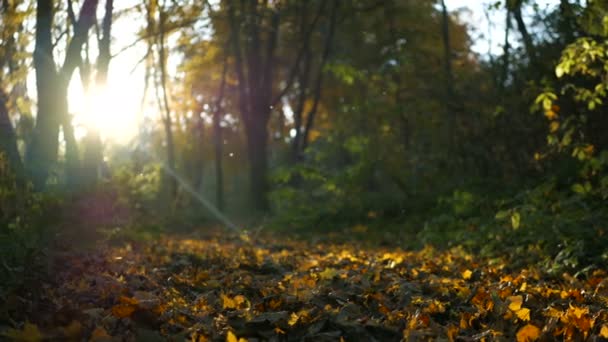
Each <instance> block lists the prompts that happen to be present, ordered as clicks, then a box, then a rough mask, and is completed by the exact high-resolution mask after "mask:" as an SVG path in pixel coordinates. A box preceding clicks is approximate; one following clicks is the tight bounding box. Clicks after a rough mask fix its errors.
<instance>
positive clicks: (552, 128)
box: [549, 121, 559, 133]
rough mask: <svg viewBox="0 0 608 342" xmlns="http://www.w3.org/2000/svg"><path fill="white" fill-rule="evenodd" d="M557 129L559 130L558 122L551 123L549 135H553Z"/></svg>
mask: <svg viewBox="0 0 608 342" xmlns="http://www.w3.org/2000/svg"><path fill="white" fill-rule="evenodd" d="M558 129H559V122H557V121H551V124H549V131H550V132H551V133H554V132H556V131H557V130H558Z"/></svg>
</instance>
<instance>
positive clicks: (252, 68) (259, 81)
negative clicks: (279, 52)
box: [228, 0, 279, 212]
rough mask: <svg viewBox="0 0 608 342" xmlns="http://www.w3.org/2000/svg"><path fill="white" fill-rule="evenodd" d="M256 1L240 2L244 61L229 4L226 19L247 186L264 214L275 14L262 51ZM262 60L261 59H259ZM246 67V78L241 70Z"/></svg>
mask: <svg viewBox="0 0 608 342" xmlns="http://www.w3.org/2000/svg"><path fill="white" fill-rule="evenodd" d="M257 6H258V5H257V1H255V0H249V1H246V0H243V1H241V12H248V15H247V16H245V18H239V19H241V20H240V21H241V22H244V23H245V28H246V29H247V31H246V33H247V36H246V39H245V41H246V44H245V49H244V50H245V58H243V56H242V48H241V38H240V31H241V30H240V27H239V26H240V25H239V22H237V17H236V13H235V8H234V7H235V6H234V3H233V1H229V2H228V19H229V24H230V29H231V31H232V32H231V33H232V34H231V41H232V44H231V45H232V52H233V54H234V57H235V68H236V73H237V79H238V87H239V88H238V89H239V110H240V112H241V117H242V118H243V121H244V123H245V133H246V135H247V151H248V160H249V183H250V195H251V199H252V202H253V203H252V204H253V207H254V208H255V209H257V210H258V211H260V212H265V211H267V210H268V209H269V204H268V199H267V198H266V195H267V192H268V179H267V176H268V175H267V173H268V172H267V171H268V155H267V148H268V141H267V140H268V127H267V125H268V121H269V119H270V113H271V111H272V109H271V105H272V90H273V89H272V86H273V76H274V75H273V70H274V53H275V49H276V43H277V38H278V31H279V14H278V12H276V10H273V11H272V15H271V18H270V28H269V29H268V32H267V40H266V42H265V46H264V48H265V50H263V49H262V48H263V46H262V42H261V38H260V22H261V20H262V16H261V14H260V13H259V12H258V8H257ZM262 57H263V58H262ZM245 66H247V74H245V71H244V67H245Z"/></svg>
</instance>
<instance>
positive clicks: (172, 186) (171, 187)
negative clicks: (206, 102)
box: [158, 6, 177, 199]
mask: <svg viewBox="0 0 608 342" xmlns="http://www.w3.org/2000/svg"><path fill="white" fill-rule="evenodd" d="M165 20H166V14H165V12H164V8H163V6H159V24H158V30H159V37H158V59H159V61H158V63H159V68H160V86H161V90H162V96H163V106H164V108H163V109H164V111H165V116H164V118H163V124H164V127H165V138H166V141H167V167H168V169H169V170H171V172H175V146H174V142H173V122H172V118H171V108H170V105H169V97H168V94H167V60H166V51H165ZM164 175H165V183H166V184H167V186H168V191H169V196H170V197H171V199H175V198H176V196H177V179H175V177H173V175H171V174H169V172H166V171H165V173H164Z"/></svg>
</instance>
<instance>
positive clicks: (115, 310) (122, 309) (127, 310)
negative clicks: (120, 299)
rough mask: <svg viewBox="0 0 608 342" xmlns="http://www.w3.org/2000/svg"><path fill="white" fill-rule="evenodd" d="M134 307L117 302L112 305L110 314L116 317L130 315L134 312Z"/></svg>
mask: <svg viewBox="0 0 608 342" xmlns="http://www.w3.org/2000/svg"><path fill="white" fill-rule="evenodd" d="M135 309H136V307H135V306H133V305H130V304H118V305H114V306H113V307H112V314H113V315H114V316H116V317H118V318H125V317H129V316H131V314H133V312H135Z"/></svg>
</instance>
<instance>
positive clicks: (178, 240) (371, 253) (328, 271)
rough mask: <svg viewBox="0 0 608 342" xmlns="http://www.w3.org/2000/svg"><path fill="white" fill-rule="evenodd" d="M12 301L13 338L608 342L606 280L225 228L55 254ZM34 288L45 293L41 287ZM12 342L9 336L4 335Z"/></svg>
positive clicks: (455, 253) (0, 330)
mask: <svg viewBox="0 0 608 342" xmlns="http://www.w3.org/2000/svg"><path fill="white" fill-rule="evenodd" d="M49 271H50V272H49V273H48V275H47V276H45V277H41V278H42V279H38V280H37V281H36V283H35V284H31V287H28V289H29V291H21V293H20V294H15V295H12V296H10V298H8V303H7V305H6V308H5V309H4V310H3V311H2V312H0V318H2V319H0V321H5V322H6V321H10V322H12V324H11V325H12V326H5V327H1V326H0V334H2V335H3V336H4V337H8V338H9V339H16V340H19V339H21V340H25V341H40V340H89V341H124V340H127V341H164V340H173V341H184V340H191V341H237V342H238V341H400V340H407V341H420V340H422V341H426V340H437V341H484V340H485V341H495V340H505V341H514V340H517V341H534V340H543V341H546V340H554V339H557V340H575V341H579V340H588V341H595V340H602V338H608V275H607V274H606V272H603V271H595V272H592V273H591V274H589V275H587V276H586V277H583V279H581V278H575V277H573V276H570V275H568V274H563V275H562V276H560V277H555V276H549V275H548V274H544V273H543V272H542V271H541V270H540V269H539V268H538V267H535V266H528V267H522V268H519V267H518V268H513V267H510V265H509V263H508V262H507V261H506V260H503V259H500V258H496V259H480V258H478V257H476V256H475V255H470V254H467V253H466V252H465V251H463V250H462V249H461V248H453V249H450V250H446V251H439V250H436V249H433V248H431V247H427V248H424V249H422V250H419V251H403V250H400V249H394V248H388V247H377V248H369V247H361V246H357V245H354V244H331V243H326V242H322V243H318V242H317V243H312V242H306V241H302V240H295V239H288V238H284V237H272V236H264V237H261V236H256V237H244V236H238V235H230V234H226V233H220V232H214V233H207V234H205V235H204V236H197V237H193V236H190V237H176V236H165V237H162V238H160V239H158V240H154V241H149V242H130V243H125V244H120V245H116V246H110V245H108V244H105V245H100V246H98V247H97V248H96V249H94V250H90V251H87V252H83V251H79V252H76V251H74V252H63V253H61V254H57V255H55V256H53V258H52V264H51V265H49ZM34 289H35V290H34ZM0 339H1V338H0Z"/></svg>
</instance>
